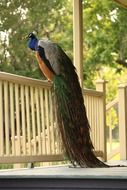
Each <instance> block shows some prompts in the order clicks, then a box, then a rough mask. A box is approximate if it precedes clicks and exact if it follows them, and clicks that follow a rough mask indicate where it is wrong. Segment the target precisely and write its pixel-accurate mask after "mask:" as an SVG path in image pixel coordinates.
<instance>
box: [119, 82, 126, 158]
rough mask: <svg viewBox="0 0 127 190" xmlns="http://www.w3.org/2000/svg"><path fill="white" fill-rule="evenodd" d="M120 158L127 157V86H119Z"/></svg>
mask: <svg viewBox="0 0 127 190" xmlns="http://www.w3.org/2000/svg"><path fill="white" fill-rule="evenodd" d="M118 93H119V94H118V100H119V101H118V102H119V104H118V106H119V109H118V110H119V138H120V159H121V160H126V159H127V86H126V85H124V84H121V85H119V87H118Z"/></svg>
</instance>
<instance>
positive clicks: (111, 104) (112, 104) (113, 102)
mask: <svg viewBox="0 0 127 190" xmlns="http://www.w3.org/2000/svg"><path fill="white" fill-rule="evenodd" d="M117 104H118V98H115V99H114V100H113V101H111V102H109V103H108V104H107V105H106V111H108V110H109V109H110V108H112V107H113V106H115V105H117Z"/></svg>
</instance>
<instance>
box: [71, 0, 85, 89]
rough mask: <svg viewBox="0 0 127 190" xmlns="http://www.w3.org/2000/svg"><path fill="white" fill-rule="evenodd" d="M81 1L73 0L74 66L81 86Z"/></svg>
mask: <svg viewBox="0 0 127 190" xmlns="http://www.w3.org/2000/svg"><path fill="white" fill-rule="evenodd" d="M82 15H83V11H82V0H73V41H74V46H73V48H74V65H75V67H76V69H77V73H78V77H79V80H80V84H81V87H82V86H83V63H82V60H83V24H82V23H83V19H82V17H83V16H82Z"/></svg>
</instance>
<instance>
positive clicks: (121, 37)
mask: <svg viewBox="0 0 127 190" xmlns="http://www.w3.org/2000/svg"><path fill="white" fill-rule="evenodd" d="M126 18H127V11H126V10H125V9H124V8H122V7H118V5H117V4H116V3H115V2H114V1H109V0H103V1H101V0H98V1H94V0H90V1H87V0H84V46H85V48H84V49H85V52H84V57H85V58H84V77H85V79H86V80H85V85H86V86H89V83H90V82H89V81H91V80H92V79H93V78H94V77H95V76H96V75H97V74H98V72H102V67H103V66H104V65H106V66H108V67H110V68H111V67H112V68H115V69H117V68H118V70H117V71H119V72H120V71H121V68H120V69H119V64H121V65H123V66H124V67H126V66H127V63H126V59H127V54H126V52H127V43H126V41H127V22H126ZM90 76H91V77H90Z"/></svg>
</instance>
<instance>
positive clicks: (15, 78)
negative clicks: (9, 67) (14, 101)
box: [0, 72, 52, 88]
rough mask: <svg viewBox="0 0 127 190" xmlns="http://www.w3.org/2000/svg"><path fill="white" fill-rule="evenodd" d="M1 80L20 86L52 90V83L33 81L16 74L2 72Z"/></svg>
mask: <svg viewBox="0 0 127 190" xmlns="http://www.w3.org/2000/svg"><path fill="white" fill-rule="evenodd" d="M0 80H6V81H10V82H14V83H15V82H16V83H19V84H24V85H26V84H27V85H33V86H35V85H36V86H41V87H45V88H50V87H51V86H52V83H51V82H48V81H44V80H38V79H33V78H29V77H24V76H19V75H15V74H10V73H6V72H0Z"/></svg>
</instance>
